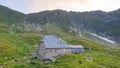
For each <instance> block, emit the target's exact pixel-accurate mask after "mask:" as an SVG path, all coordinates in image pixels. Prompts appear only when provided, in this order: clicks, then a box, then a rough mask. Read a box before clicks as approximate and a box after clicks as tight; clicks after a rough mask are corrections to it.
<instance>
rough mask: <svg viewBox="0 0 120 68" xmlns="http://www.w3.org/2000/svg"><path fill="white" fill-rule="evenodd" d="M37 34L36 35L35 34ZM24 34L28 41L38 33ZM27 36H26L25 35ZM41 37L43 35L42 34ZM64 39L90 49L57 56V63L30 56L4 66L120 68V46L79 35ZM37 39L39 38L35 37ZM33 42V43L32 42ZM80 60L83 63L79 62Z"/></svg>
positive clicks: (25, 67)
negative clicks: (97, 41)
mask: <svg viewBox="0 0 120 68" xmlns="http://www.w3.org/2000/svg"><path fill="white" fill-rule="evenodd" d="M33 35H35V37H34V36H33ZM33 35H32V34H28V36H26V34H22V35H20V36H21V37H23V38H24V39H26V40H27V41H30V42H31V40H28V38H30V37H34V38H36V36H37V37H38V35H36V34H33ZM24 36H25V37H24ZM40 37H41V36H40ZM63 38H64V40H65V41H66V42H67V43H69V44H70V45H83V46H84V47H85V48H90V50H85V52H84V53H81V54H67V55H64V56H62V57H59V58H57V60H56V62H55V64H52V63H48V64H44V63H43V62H42V61H39V60H38V59H37V58H32V57H28V58H26V59H21V60H18V61H16V62H14V63H8V64H6V65H4V66H6V68H119V67H120V65H119V64H120V54H119V53H120V47H114V46H104V45H101V44H97V43H95V42H92V41H89V40H86V39H83V38H78V37H63ZM35 40H36V41H37V40H38V39H35ZM30 44H31V43H30ZM89 58H92V59H93V60H92V62H89V61H87V59H89ZM79 60H80V61H82V64H79Z"/></svg>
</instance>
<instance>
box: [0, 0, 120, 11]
mask: <svg viewBox="0 0 120 68" xmlns="http://www.w3.org/2000/svg"><path fill="white" fill-rule="evenodd" d="M0 4H1V5H4V6H7V7H9V8H11V9H14V10H17V11H20V12H23V13H33V12H40V11H44V10H54V9H63V10H67V11H77V12H83V11H93V10H103V11H112V10H116V9H118V8H120V0H0Z"/></svg>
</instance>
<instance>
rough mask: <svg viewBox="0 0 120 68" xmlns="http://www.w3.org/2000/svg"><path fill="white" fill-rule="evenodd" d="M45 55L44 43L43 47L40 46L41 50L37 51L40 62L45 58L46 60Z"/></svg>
mask: <svg viewBox="0 0 120 68" xmlns="http://www.w3.org/2000/svg"><path fill="white" fill-rule="evenodd" d="M45 53H46V48H45V45H44V44H43V43H41V45H40V46H39V48H38V49H37V52H36V55H37V58H38V59H39V60H43V59H44V58H46V57H45Z"/></svg>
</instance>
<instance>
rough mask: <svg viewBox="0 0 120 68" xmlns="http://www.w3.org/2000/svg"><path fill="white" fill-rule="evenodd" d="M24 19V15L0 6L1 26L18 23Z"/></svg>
mask: <svg viewBox="0 0 120 68" xmlns="http://www.w3.org/2000/svg"><path fill="white" fill-rule="evenodd" d="M23 17H24V14H23V13H20V12H18V11H15V10H12V9H10V8H8V7H5V6H2V5H0V24H1V23H4V24H13V23H18V22H19V21H20V20H21V19H22V18H23Z"/></svg>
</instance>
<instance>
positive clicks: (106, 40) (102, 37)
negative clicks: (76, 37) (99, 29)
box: [90, 33, 115, 44]
mask: <svg viewBox="0 0 120 68" xmlns="http://www.w3.org/2000/svg"><path fill="white" fill-rule="evenodd" d="M90 34H92V35H94V36H96V37H98V38H101V39H103V40H105V41H107V42H110V43H113V44H115V42H114V41H112V40H109V39H107V38H104V37H101V36H98V35H96V34H94V33H90Z"/></svg>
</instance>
